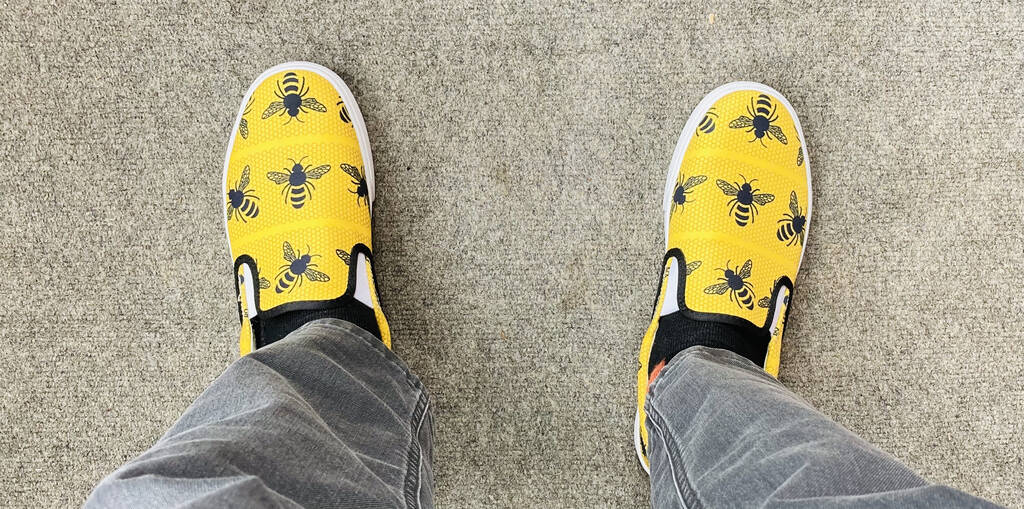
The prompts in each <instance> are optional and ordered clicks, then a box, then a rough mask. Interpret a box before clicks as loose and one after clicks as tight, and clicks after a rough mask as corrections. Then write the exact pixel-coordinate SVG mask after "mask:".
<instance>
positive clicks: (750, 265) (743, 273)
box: [739, 260, 754, 279]
mask: <svg viewBox="0 0 1024 509" xmlns="http://www.w3.org/2000/svg"><path fill="white" fill-rule="evenodd" d="M752 268H754V263H753V262H751V261H750V260H747V263H744V264H743V268H742V269H740V273H739V276H740V277H741V278H743V279H747V278H748V277H750V269H752Z"/></svg>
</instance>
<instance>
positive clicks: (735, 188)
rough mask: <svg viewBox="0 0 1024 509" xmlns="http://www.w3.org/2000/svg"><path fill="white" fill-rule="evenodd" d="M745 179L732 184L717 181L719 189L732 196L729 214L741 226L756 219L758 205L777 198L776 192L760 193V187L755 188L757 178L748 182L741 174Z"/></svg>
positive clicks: (741, 176)
mask: <svg viewBox="0 0 1024 509" xmlns="http://www.w3.org/2000/svg"><path fill="white" fill-rule="evenodd" d="M740 178H742V179H743V184H740V183H738V182H736V183H734V184H735V185H734V184H730V183H728V182H726V181H724V180H722V179H718V180H716V181H715V184H718V187H719V189H721V190H722V192H723V193H725V195H726V196H732V197H733V198H732V199H731V200H729V203H728V205H729V215H730V216H732V218H733V219H735V220H736V224H738V225H740V226H746V225H747V224H749V223H752V222H753V221H754V216H756V215H757V206H758V205H767V204H769V203H771V202H772V201H774V200H775V195H774V194H768V193H758V191H760V189H757V188H754V187H753V185H752V184H753V183H754V182H757V179H754V180H751V181H749V182H747V178H746V177H744V176H743V175H740Z"/></svg>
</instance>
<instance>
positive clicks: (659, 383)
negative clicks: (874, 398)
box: [646, 347, 996, 509]
mask: <svg viewBox="0 0 1024 509" xmlns="http://www.w3.org/2000/svg"><path fill="white" fill-rule="evenodd" d="M646 411H647V419H648V420H647V426H648V431H649V432H650V447H649V449H648V452H649V454H650V456H649V458H650V461H651V505H652V507H657V508H681V507H688V508H699V507H787V508H798V507H799V508H802V507H808V508H810V507H894V508H895V507H899V508H915V507H920V508H929V509H930V508H934V507H996V506H994V505H992V504H991V503H989V502H986V501H984V500H981V499H979V498H976V497H973V496H971V495H968V494H966V493H963V492H961V491H958V490H955V489H952V488H949V487H947V486H941V485H937V484H933V483H930V482H928V481H925V480H924V479H922V478H921V477H920V476H918V475H917V474H915V473H914V472H912V471H911V470H910V469H909V468H907V467H906V466H905V465H903V464H901V463H899V462H898V461H897V460H896V459H895V458H893V457H892V456H890V455H888V454H886V453H884V452H882V451H881V450H879V449H877V448H875V447H874V446H872V445H871V444H868V443H867V442H865V441H864V440H862V439H861V438H859V437H857V436H856V435H854V434H853V433H851V432H850V431H848V430H846V429H845V428H843V427H842V426H840V425H838V424H836V423H835V422H833V421H832V420H831V419H829V418H828V417H826V416H825V415H824V414H822V413H820V412H818V411H817V410H815V409H814V408H812V407H811V406H810V404H809V403H807V402H806V401H804V400H803V399H801V398H800V397H798V396H797V395H795V394H793V393H792V392H790V391H789V390H787V389H786V388H785V387H784V386H783V385H782V384H781V383H779V382H778V381H777V380H776V379H775V378H773V377H771V376H770V375H768V374H767V373H765V372H764V370H763V369H761V368H760V367H758V366H756V365H754V364H753V363H752V362H750V361H749V360H747V359H745V358H743V357H741V356H739V355H736V354H734V353H732V352H729V351H727V350H721V349H715V348H707V347H693V348H689V349H687V350H685V351H683V352H681V353H680V354H678V355H677V356H676V357H675V358H674V359H672V361H671V362H669V364H668V365H667V366H666V367H665V369H664V370H663V371H662V372H661V374H660V375H658V378H657V379H656V380H655V381H654V383H653V384H652V385H651V388H650V394H649V395H648V398H647V406H646Z"/></svg>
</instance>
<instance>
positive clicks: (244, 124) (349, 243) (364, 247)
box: [221, 62, 391, 355]
mask: <svg viewBox="0 0 1024 509" xmlns="http://www.w3.org/2000/svg"><path fill="white" fill-rule="evenodd" d="M373 198H374V180H373V157H372V156H371V154H370V140H369V137H368V136H367V134H366V124H365V123H364V122H363V116H362V114H361V113H360V111H359V105H358V104H356V101H355V98H354V97H353V96H352V92H351V91H350V90H349V89H348V86H346V85H345V82H344V81H342V79H341V78H340V77H338V75H337V74H335V73H333V72H331V71H330V70H329V69H327V68H325V67H322V66H319V65H316V64H312V63H309V62H288V63H285V64H281V65H278V66H275V67H273V68H271V69H269V70H267V71H266V72H264V73H263V74H262V75H260V77H259V78H257V79H256V81H255V82H254V83H253V84H252V85H251V86H250V87H249V90H248V92H246V94H245V97H244V98H243V99H242V104H241V107H240V108H239V111H238V116H237V118H236V120H235V124H234V129H233V131H232V133H231V139H230V141H229V143H228V150H227V155H226V156H225V158H224V188H223V191H222V194H221V199H222V200H224V203H225V207H226V208H225V222H226V228H227V234H228V244H229V247H230V249H231V257H232V259H233V260H234V268H235V275H236V279H235V282H236V287H235V288H236V291H237V295H238V309H239V319H240V320H241V322H242V331H241V338H240V341H239V351H240V353H241V355H245V354H247V353H249V352H251V351H252V350H255V349H257V348H260V347H262V346H265V345H268V344H270V343H272V342H274V341H277V340H278V339H281V338H282V337H284V336H285V335H287V334H288V333H289V332H291V331H292V330H295V329H296V328H298V327H299V326H301V325H302V324H304V323H306V322H308V321H310V320H315V319H318V318H340V319H343V320H346V321H349V322H352V323H354V324H356V325H358V326H360V327H362V328H363V329H365V330H366V331H368V332H370V333H371V334H373V335H375V336H377V337H379V338H380V339H381V340H382V341H383V342H384V343H385V344H386V345H387V346H388V347H390V346H391V334H390V330H389V329H388V324H387V321H386V319H385V318H384V314H383V313H382V312H381V310H380V303H379V301H378V299H377V293H376V285H375V283H374V276H373V268H372V259H373V257H372V246H373V244H372V242H371V234H370V226H371V217H372V211H373Z"/></svg>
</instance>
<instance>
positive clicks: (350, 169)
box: [341, 163, 363, 180]
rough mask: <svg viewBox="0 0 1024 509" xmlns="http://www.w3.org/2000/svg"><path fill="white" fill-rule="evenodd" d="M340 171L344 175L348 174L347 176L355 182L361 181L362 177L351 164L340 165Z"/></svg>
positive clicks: (357, 169)
mask: <svg viewBox="0 0 1024 509" xmlns="http://www.w3.org/2000/svg"><path fill="white" fill-rule="evenodd" d="M341 171H343V172H345V173H348V175H349V176H350V177H352V178H354V179H356V180H362V179H363V176H362V175H361V174H360V173H359V168H356V167H355V166H352V165H351V164H344V163H342V165H341Z"/></svg>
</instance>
